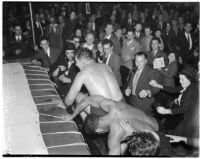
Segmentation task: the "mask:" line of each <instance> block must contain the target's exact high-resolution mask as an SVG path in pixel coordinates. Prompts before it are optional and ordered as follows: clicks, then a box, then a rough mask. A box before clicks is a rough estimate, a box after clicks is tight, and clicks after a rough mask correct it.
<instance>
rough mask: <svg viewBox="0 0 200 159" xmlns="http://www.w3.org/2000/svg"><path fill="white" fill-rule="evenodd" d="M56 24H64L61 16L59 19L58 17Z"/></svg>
mask: <svg viewBox="0 0 200 159" xmlns="http://www.w3.org/2000/svg"><path fill="white" fill-rule="evenodd" d="M58 22H59V23H60V24H62V23H63V22H64V18H63V16H59V17H58Z"/></svg>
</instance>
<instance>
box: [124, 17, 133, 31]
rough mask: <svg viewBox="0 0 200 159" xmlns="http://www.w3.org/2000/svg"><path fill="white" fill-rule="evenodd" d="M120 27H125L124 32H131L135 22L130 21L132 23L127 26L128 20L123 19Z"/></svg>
mask: <svg viewBox="0 0 200 159" xmlns="http://www.w3.org/2000/svg"><path fill="white" fill-rule="evenodd" d="M121 25H122V27H125V28H126V30H133V29H134V25H135V21H134V20H133V19H132V23H131V24H129V23H128V18H125V19H124V20H123V22H122V24H121Z"/></svg>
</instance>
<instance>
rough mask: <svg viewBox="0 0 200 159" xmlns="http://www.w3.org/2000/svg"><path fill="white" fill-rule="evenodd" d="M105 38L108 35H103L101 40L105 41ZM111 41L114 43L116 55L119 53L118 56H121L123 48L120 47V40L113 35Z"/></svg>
mask: <svg viewBox="0 0 200 159" xmlns="http://www.w3.org/2000/svg"><path fill="white" fill-rule="evenodd" d="M105 36H106V34H105V33H104V34H103V35H102V39H101V40H103V39H104V38H105ZM110 40H111V41H112V42H113V51H114V52H115V53H117V54H118V55H120V54H121V47H120V46H121V45H120V41H119V39H117V37H116V36H115V35H114V34H112V35H111V37H110Z"/></svg>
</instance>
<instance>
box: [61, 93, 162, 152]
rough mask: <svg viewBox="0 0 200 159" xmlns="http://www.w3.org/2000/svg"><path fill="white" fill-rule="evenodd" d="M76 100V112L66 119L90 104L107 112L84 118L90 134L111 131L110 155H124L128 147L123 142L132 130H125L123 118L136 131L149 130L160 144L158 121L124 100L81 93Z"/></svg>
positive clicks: (68, 116) (74, 115)
mask: <svg viewBox="0 0 200 159" xmlns="http://www.w3.org/2000/svg"><path fill="white" fill-rule="evenodd" d="M76 101H77V103H78V105H77V107H76V109H75V111H74V113H73V114H71V115H70V114H68V115H67V116H65V120H72V119H73V118H74V117H76V116H77V115H78V114H79V113H80V112H82V111H83V110H84V109H85V108H86V107H87V106H88V105H90V106H91V107H96V108H100V109H102V110H103V111H105V112H106V115H104V116H97V115H94V114H91V115H88V116H87V117H86V118H85V120H84V129H85V131H86V133H88V134H91V133H96V132H99V130H103V131H105V132H109V135H108V148H109V153H108V154H109V155H120V154H121V155H122V154H123V153H124V152H125V150H126V149H127V144H126V143H123V144H122V143H121V142H122V141H123V140H125V138H126V137H127V136H129V135H130V132H127V131H125V129H124V128H123V125H122V124H120V120H121V119H125V120H128V121H129V123H130V124H131V126H132V127H133V128H134V131H135V132H140V131H149V132H150V134H151V136H153V138H154V139H155V142H156V143H157V144H156V145H157V146H158V145H159V137H158V135H157V134H156V133H155V132H154V131H157V130H158V123H157V122H156V120H155V119H154V118H153V117H150V116H148V115H146V114H145V113H144V112H143V111H141V110H139V109H137V108H134V107H132V106H130V105H128V104H125V103H123V102H117V101H113V100H111V99H107V98H105V97H102V96H87V95H84V94H79V95H78V96H77V99H76Z"/></svg>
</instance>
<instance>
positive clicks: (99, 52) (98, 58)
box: [96, 41, 105, 63]
mask: <svg viewBox="0 0 200 159" xmlns="http://www.w3.org/2000/svg"><path fill="white" fill-rule="evenodd" d="M104 59H105V53H104V51H103V45H102V41H99V42H97V53H96V62H97V63H103V62H104Z"/></svg>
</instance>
